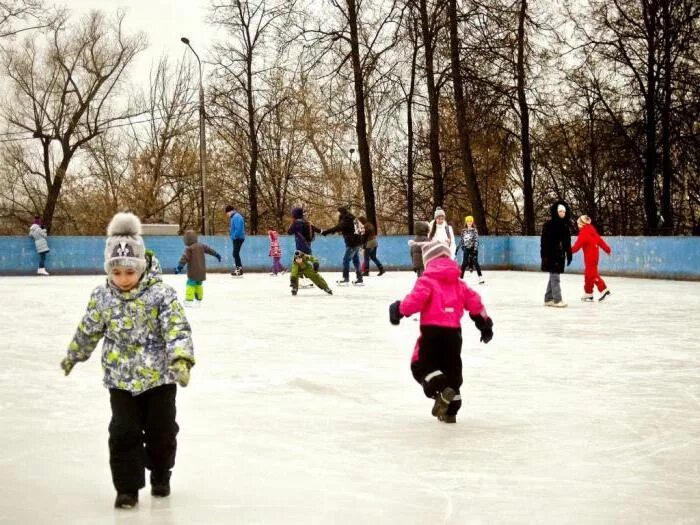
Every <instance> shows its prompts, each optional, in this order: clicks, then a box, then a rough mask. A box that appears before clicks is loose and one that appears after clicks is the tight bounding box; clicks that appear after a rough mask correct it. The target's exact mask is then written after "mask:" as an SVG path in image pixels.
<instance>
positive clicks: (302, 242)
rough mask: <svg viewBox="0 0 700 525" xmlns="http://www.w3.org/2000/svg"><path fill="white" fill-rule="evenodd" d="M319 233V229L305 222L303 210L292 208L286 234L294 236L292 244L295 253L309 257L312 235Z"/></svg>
mask: <svg viewBox="0 0 700 525" xmlns="http://www.w3.org/2000/svg"><path fill="white" fill-rule="evenodd" d="M320 231H321V230H320V229H319V228H317V227H315V226H313V225H312V224H311V223H310V222H309V221H307V220H306V218H305V217H304V209H303V208H300V207H296V208H292V224H290V225H289V229H288V230H287V234H288V235H293V236H294V244H295V246H296V249H297V251H300V252H304V253H306V254H308V255H311V254H312V253H311V243H312V242H313V240H314V234H315V233H319V232H320Z"/></svg>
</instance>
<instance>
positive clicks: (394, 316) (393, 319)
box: [389, 301, 404, 325]
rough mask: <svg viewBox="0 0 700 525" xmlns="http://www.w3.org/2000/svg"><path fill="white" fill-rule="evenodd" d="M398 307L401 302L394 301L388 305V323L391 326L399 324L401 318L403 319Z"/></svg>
mask: <svg viewBox="0 0 700 525" xmlns="http://www.w3.org/2000/svg"><path fill="white" fill-rule="evenodd" d="M400 305H401V301H394V302H393V303H391V304H390V305H389V322H390V323H391V324H395V325H396V324H399V322H400V321H401V318H402V317H404V315H403V314H402V313H401V309H400V308H399V306H400Z"/></svg>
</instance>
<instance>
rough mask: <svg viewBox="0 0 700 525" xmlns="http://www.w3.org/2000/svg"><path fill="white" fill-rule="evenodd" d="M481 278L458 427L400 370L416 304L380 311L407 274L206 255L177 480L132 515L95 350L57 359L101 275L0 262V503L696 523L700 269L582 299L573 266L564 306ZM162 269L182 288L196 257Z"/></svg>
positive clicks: (341, 519) (613, 284)
mask: <svg viewBox="0 0 700 525" xmlns="http://www.w3.org/2000/svg"><path fill="white" fill-rule="evenodd" d="M486 276H487V279H488V281H487V284H485V285H483V286H479V287H476V286H475V289H476V290H477V291H478V292H479V293H480V294H481V295H482V297H483V298H484V302H485V304H486V306H487V308H488V310H489V313H490V314H491V315H492V316H493V318H494V321H495V325H494V333H495V336H494V339H493V341H491V343H489V344H488V345H483V344H481V343H479V342H478V333H477V332H476V330H474V328H473V324H472V323H471V321H469V319H466V318H465V322H464V324H463V338H464V343H463V350H462V358H463V363H464V385H463V387H462V389H461V392H462V397H463V408H462V410H461V411H460V413H459V414H458V416H457V424H456V425H451V426H447V425H441V424H439V423H438V422H436V421H435V418H434V417H432V416H431V415H430V408H431V406H432V402H431V401H430V400H428V399H427V398H425V397H424V395H423V393H422V391H421V389H420V386H419V385H418V384H417V383H415V381H414V380H413V378H412V377H411V374H410V368H409V364H410V356H411V352H412V351H413V345H414V342H415V339H416V337H417V336H418V330H419V327H418V323H416V322H413V321H410V320H409V319H404V320H402V322H401V325H400V326H398V327H394V326H391V325H389V323H388V319H387V317H388V315H387V307H388V304H389V303H390V302H392V301H394V300H396V299H400V298H402V297H403V296H404V295H405V294H406V293H408V291H409V290H410V289H411V287H412V285H413V283H414V282H415V277H414V276H413V275H412V274H410V273H408V272H405V273H396V272H389V273H387V274H385V275H383V276H382V277H381V279H380V278H373V277H369V278H367V279H366V283H367V284H366V286H365V287H363V288H355V287H348V288H343V289H336V287H334V286H333V284H331V287H332V288H333V289H334V293H335V294H336V295H333V296H328V295H326V294H324V293H323V292H322V291H321V290H316V289H311V290H308V291H302V292H300V294H299V295H298V296H297V297H292V296H291V294H290V293H289V286H288V282H286V280H285V279H273V278H271V277H269V276H267V275H257V274H248V275H246V279H240V280H233V279H231V278H230V276H228V275H225V274H221V275H219V274H212V275H210V276H209V277H208V279H207V281H206V283H205V299H204V304H203V305H202V308H200V309H195V310H188V311H187V312H186V314H187V316H188V319H189V320H190V323H191V325H192V329H193V337H194V341H195V352H196V356H197V365H196V366H195V367H194V368H193V369H192V380H191V383H190V385H189V386H188V387H187V388H186V389H180V390H179V392H178V422H179V424H180V434H179V435H178V457H177V464H176V466H175V469H174V472H173V479H172V486H173V493H172V495H171V496H170V497H169V498H166V499H165V500H158V501H156V500H153V499H151V498H150V495H149V490H148V487H147V488H146V489H145V490H143V491H141V494H140V502H139V507H138V509H136V510H135V511H130V512H120V513H117V512H115V511H114V510H113V509H112V508H111V505H112V502H113V500H114V491H113V488H112V486H111V480H110V477H109V466H108V463H107V447H106V440H107V425H108V423H109V397H108V395H107V393H106V391H105V390H104V389H103V387H102V386H101V377H102V373H101V369H100V362H99V354H100V349H99V347H98V349H97V350H96V351H95V353H94V354H93V356H92V357H91V358H90V360H89V361H88V362H86V363H79V364H78V365H76V367H75V369H74V370H73V372H72V373H71V375H70V376H69V377H67V378H65V377H63V375H62V372H61V371H60V369H59V368H58V362H59V361H60V359H61V357H62V356H63V352H64V351H65V346H66V345H67V343H68V342H69V341H70V338H71V337H72V335H73V333H74V330H75V328H76V326H77V323H78V322H79V320H80V318H81V316H82V314H83V313H84V309H85V305H86V303H87V300H88V298H89V294H90V291H91V290H92V288H93V287H94V286H96V285H97V284H100V283H101V282H102V281H103V279H104V278H103V277H99V276H76V277H55V278H54V277H53V276H52V278H51V280H50V281H49V280H44V281H41V282H40V284H41V286H39V281H38V280H37V278H36V277H32V278H29V277H20V278H0V293H4V294H5V296H6V297H13V298H14V299H13V304H12V308H10V309H9V311H8V312H7V313H5V315H3V316H0V330H2V331H3V334H4V335H5V350H4V354H3V355H4V357H5V360H4V361H5V363H6V364H5V366H4V367H2V368H0V426H2V428H3V432H2V433H0V446H1V447H2V450H3V451H4V453H3V457H2V458H1V459H0V468H1V470H2V475H0V493H2V494H3V498H2V501H3V504H2V505H0V522H8V523H76V522H89V523H98V524H99V523H110V524H111V523H114V522H117V523H122V522H128V523H173V522H176V521H177V522H182V523H227V522H240V523H292V524H296V523H300V524H301V523H303V524H308V523H319V524H321V523H324V524H325V523H343V524H344V523H348V524H349V523H353V524H356V523H358V522H362V521H364V522H367V523H401V524H402V525H404V524H414V523H415V524H424V523H441V522H445V523H453V524H457V523H495V522H498V523H504V522H505V523H523V522H531V523H532V522H538V523H577V524H578V523H591V524H593V523H595V524H598V523H619V522H621V521H623V522H629V523H639V522H647V523H669V522H674V523H678V522H694V521H697V516H698V515H700V495H699V494H698V491H697V487H698V486H700V479H699V478H700V475H699V473H698V469H697V465H698V464H700V441H699V439H700V416H699V414H700V411H699V410H698V408H699V404H698V400H700V355H698V354H699V353H698V350H697V341H698V340H700V331H699V329H698V328H696V324H695V323H694V321H693V319H694V314H695V312H697V311H699V310H700V286H699V283H687V282H683V283H681V282H672V281H652V280H637V279H619V278H610V279H607V281H608V285H609V286H610V288H611V290H612V291H613V295H612V296H611V297H610V298H608V299H609V300H610V302H608V299H606V301H605V302H603V303H597V302H595V303H593V304H584V303H580V301H579V299H578V298H579V296H580V295H581V293H582V283H583V277H582V276H580V275H568V274H565V275H563V276H562V289H563V293H564V300H565V301H567V302H568V303H569V307H568V308H565V309H561V310H558V309H551V308H544V307H543V306H542V297H543V294H544V288H545V286H546V279H547V276H546V274H542V273H519V272H487V273H486ZM324 277H326V278H327V279H328V280H329V283H330V282H332V281H333V280H334V278H335V275H333V274H332V273H329V274H328V275H324ZM165 280H166V282H168V283H170V284H172V285H173V286H174V287H175V289H176V290H177V292H178V294H183V293H184V283H185V277H184V276H171V275H167V276H165ZM18 290H19V291H20V292H21V293H18ZM56 297H60V298H61V303H60V305H57V303H56V301H55V298H56ZM181 298H182V297H181ZM299 299H302V300H299ZM652 299H653V303H652V302H651V301H652ZM78 443H79V446H77V444H78Z"/></svg>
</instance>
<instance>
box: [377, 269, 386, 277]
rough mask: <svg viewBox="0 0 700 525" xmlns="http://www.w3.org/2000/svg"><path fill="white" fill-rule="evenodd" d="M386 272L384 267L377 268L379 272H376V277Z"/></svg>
mask: <svg viewBox="0 0 700 525" xmlns="http://www.w3.org/2000/svg"><path fill="white" fill-rule="evenodd" d="M385 273H386V270H385V269H384V268H379V273H378V274H377V277H380V276H382V275H384V274H385Z"/></svg>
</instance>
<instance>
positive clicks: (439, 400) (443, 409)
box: [432, 386, 457, 419]
mask: <svg viewBox="0 0 700 525" xmlns="http://www.w3.org/2000/svg"><path fill="white" fill-rule="evenodd" d="M456 395H457V392H455V391H454V389H453V388H451V387H449V386H448V387H446V388H444V389H443V391H442V392H438V393H436V394H435V404H434V405H433V412H432V413H433V415H434V416H435V417H436V418H438V419H440V418H441V417H444V416H445V414H446V413H447V407H449V406H450V403H452V400H453V399H454V397H455V396H456Z"/></svg>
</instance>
